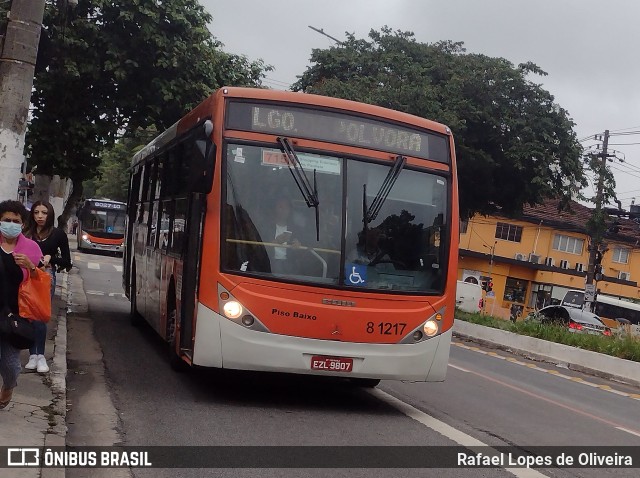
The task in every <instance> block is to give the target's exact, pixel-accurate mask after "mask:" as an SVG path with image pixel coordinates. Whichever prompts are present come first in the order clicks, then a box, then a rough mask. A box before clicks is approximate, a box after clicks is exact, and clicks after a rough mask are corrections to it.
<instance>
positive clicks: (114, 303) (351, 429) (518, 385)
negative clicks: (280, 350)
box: [69, 254, 640, 478]
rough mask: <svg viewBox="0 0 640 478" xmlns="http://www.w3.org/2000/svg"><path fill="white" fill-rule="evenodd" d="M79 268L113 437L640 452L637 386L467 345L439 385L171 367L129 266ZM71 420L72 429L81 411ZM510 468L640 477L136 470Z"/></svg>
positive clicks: (101, 263) (456, 352)
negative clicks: (137, 321)
mask: <svg viewBox="0 0 640 478" xmlns="http://www.w3.org/2000/svg"><path fill="white" fill-rule="evenodd" d="M75 264H76V265H77V266H78V268H79V275H80V277H81V278H82V287H83V289H84V293H85V295H86V300H87V302H88V307H89V312H88V314H87V315H88V318H89V319H90V322H89V323H90V324H91V325H92V326H93V335H94V337H95V339H96V340H97V344H98V347H99V348H100V350H101V352H102V354H103V358H102V362H101V364H103V365H104V369H105V373H104V375H105V379H106V383H107V389H108V395H109V398H110V399H111V401H112V403H113V404H114V405H115V410H117V424H115V425H114V428H115V432H116V434H117V436H118V441H120V442H121V443H123V444H125V445H130V446H150V445H154V446H176V445H199V446H205V445H206V446H210V445H224V446H232V445H242V446H247V445H255V446H262V445H272V446H283V447H286V446H293V445H330V446H376V445H378V446H392V445H395V446H426V445H430V446H446V445H459V444H463V445H479V444H486V445H491V446H505V445H512V446H514V447H518V448H520V449H527V448H529V447H532V446H577V447H584V446H598V447H604V446H605V445H609V446H636V447H637V446H638V445H640V412H639V411H638V410H639V409H640V407H639V405H640V402H639V400H638V399H637V398H635V397H634V395H636V394H640V390H638V389H634V388H633V387H629V386H626V385H624V384H620V383H612V382H608V381H606V380H601V379H598V378H595V377H591V376H588V375H583V374H579V373H575V372H572V371H568V370H565V369H561V368H558V367H555V366H553V365H549V364H543V363H537V362H531V361H528V360H526V359H524V358H521V357H516V356H511V355H509V354H507V353H505V352H495V351H491V350H488V349H483V348H478V347H476V346H475V345H474V344H472V343H462V342H459V341H456V343H455V344H454V346H452V350H451V359H450V367H449V373H448V376H447V381H446V382H444V383H441V384H420V383H399V382H388V381H387V382H383V383H382V384H381V385H380V386H379V387H378V388H377V389H376V390H374V391H367V390H364V389H359V388H354V387H351V386H347V385H346V384H345V383H343V382H339V381H335V380H323V379H318V378H309V377H295V376H287V375H278V374H256V373H244V372H229V373H221V372H213V371H206V370H205V371H202V370H198V371H194V372H191V373H187V374H178V373H176V372H174V371H172V370H171V369H170V367H169V365H168V362H167V358H166V348H165V345H164V344H163V343H162V342H161V341H160V340H159V338H157V336H156V335H155V334H154V332H153V331H152V330H151V329H150V328H149V327H142V328H133V327H131V326H130V325H129V321H128V312H129V302H128V300H127V299H126V298H124V295H123V294H122V287H121V260H120V259H119V258H112V257H107V256H97V255H90V254H76V258H75ZM73 320H74V319H73V317H72V318H71V319H70V325H71V328H72V329H73V326H74V324H73ZM77 330H79V329H77ZM76 340H80V338H79V337H76ZM78 347H79V345H78V346H76V349H77V348H78ZM70 350H72V351H73V350H74V337H73V336H72V337H71V338H70ZM74 366H76V367H79V365H78V364H75V365H74V362H73V360H71V361H70V380H69V386H70V387H73V388H75V389H76V391H75V392H73V393H71V396H74V394H75V396H76V400H78V401H80V400H82V393H83V387H86V386H87V384H86V383H84V384H83V380H82V375H81V374H75V375H74V373H73V370H74ZM74 377H75V385H74ZM86 381H87V380H85V382H86ZM638 398H640V395H638ZM69 413H70V417H72V421H73V416H74V412H73V405H72V406H71V410H70V412H69ZM81 429H82V433H84V434H87V433H90V431H87V429H86V427H84V426H83V424H81V423H73V424H71V425H70V442H71V443H73V440H74V436H79V434H81V432H80V430H81ZM279 450H280V451H279V452H282V453H288V452H290V451H291V449H287V448H281V449H279ZM603 450H604V448H603ZM383 452H384V451H383ZM603 453H605V452H604V451H603ZM328 459H330V457H328ZM514 474H515V475H516V476H522V477H525V476H553V477H570V476H571V477H573V476H585V477H602V476H605V477H606V476H612V477H613V476H616V477H619V476H637V474H638V469H637V468H636V469H635V470H623V469H617V470H614V469H598V470H594V469H584V468H583V469H557V468H544V469H540V470H538V472H533V473H530V472H529V470H526V469H511V471H509V470H505V469H504V468H502V467H495V468H491V469H437V470H435V469H411V468H410V467H408V468H404V469H393V470H390V469H379V468H375V469H345V468H341V469H331V470H329V469H295V470H282V469H262V470H255V469H253V470H247V469H223V470H216V471H215V473H214V472H213V471H212V470H205V469H181V470H179V473H177V470H168V469H153V470H151V469H148V470H145V469H134V470H133V476H140V477H147V476H149V477H152V476H153V477H161V476H189V477H191V476H193V477H195V476H256V475H259V476H296V477H298V476H303V477H304V476H314V477H315V476H350V477H358V476H363V477H364V476H366V477H368V478H371V477H372V476H373V477H378V476H380V477H382V476H411V477H412V476H416V477H418V476H432V475H434V476H435V475H438V476H451V477H455V476H471V477H502V476H513V475H514ZM75 476H81V475H75Z"/></svg>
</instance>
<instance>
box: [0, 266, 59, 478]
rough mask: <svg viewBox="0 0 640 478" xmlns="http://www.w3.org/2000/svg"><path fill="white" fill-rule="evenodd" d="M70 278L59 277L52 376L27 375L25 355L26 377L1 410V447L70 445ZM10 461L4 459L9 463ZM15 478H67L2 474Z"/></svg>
mask: <svg viewBox="0 0 640 478" xmlns="http://www.w3.org/2000/svg"><path fill="white" fill-rule="evenodd" d="M68 283H69V275H68V274H67V273H60V274H58V283H57V287H56V294H55V297H54V300H53V304H52V307H51V310H52V318H51V321H50V322H49V323H48V324H47V343H46V347H45V356H46V358H47V363H48V364H49V369H50V370H49V373H47V374H39V373H36V372H27V371H26V370H25V369H24V365H25V364H26V363H27V361H28V359H29V351H28V350H23V351H22V353H21V362H22V366H23V369H22V373H21V374H20V376H19V377H18V386H17V387H16V389H15V391H14V392H13V399H12V400H11V403H10V404H9V405H8V406H7V408H5V409H4V410H0V429H1V430H2V432H1V433H0V447H5V446H9V447H20V446H27V447H52V446H65V443H66V434H67V426H66V414H67V403H66V402H67V396H66V377H67V301H68V296H69V292H68ZM5 460H6V457H2V461H3V462H5ZM2 476H7V477H11V478H32V477H33V478H63V477H64V476H65V470H64V469H63V468H14V469H5V470H4V471H2Z"/></svg>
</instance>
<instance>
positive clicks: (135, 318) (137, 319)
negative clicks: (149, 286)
mask: <svg viewBox="0 0 640 478" xmlns="http://www.w3.org/2000/svg"><path fill="white" fill-rule="evenodd" d="M131 277H132V281H131V292H130V294H129V297H130V300H131V313H130V314H129V321H130V322H131V325H133V326H134V327H138V326H140V325H141V324H142V322H143V319H142V315H140V312H138V306H137V304H136V302H137V298H136V266H135V265H134V266H133V267H132V268H131Z"/></svg>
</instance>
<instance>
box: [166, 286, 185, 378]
mask: <svg viewBox="0 0 640 478" xmlns="http://www.w3.org/2000/svg"><path fill="white" fill-rule="evenodd" d="M173 296H175V294H173V293H171V291H170V293H169V297H173ZM177 320H178V311H177V310H176V304H175V299H170V300H169V303H168V304H167V341H168V342H169V351H168V352H169V365H170V366H171V368H172V369H173V370H174V371H175V372H179V373H182V372H185V371H186V370H187V368H188V365H187V364H186V363H185V361H184V360H182V358H180V355H178V352H177V350H178V343H177V340H178V334H177V333H176V328H177V327H176V323H177Z"/></svg>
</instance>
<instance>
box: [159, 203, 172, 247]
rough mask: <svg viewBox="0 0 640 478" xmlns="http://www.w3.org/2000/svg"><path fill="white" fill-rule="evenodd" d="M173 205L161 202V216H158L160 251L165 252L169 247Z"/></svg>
mask: <svg viewBox="0 0 640 478" xmlns="http://www.w3.org/2000/svg"><path fill="white" fill-rule="evenodd" d="M172 206H173V203H172V202H171V201H163V202H162V214H161V216H160V249H161V250H162V251H163V252H166V251H167V250H168V249H169V247H170V245H171V234H169V232H170V231H169V227H170V226H171V216H172V215H173V208H172Z"/></svg>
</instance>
